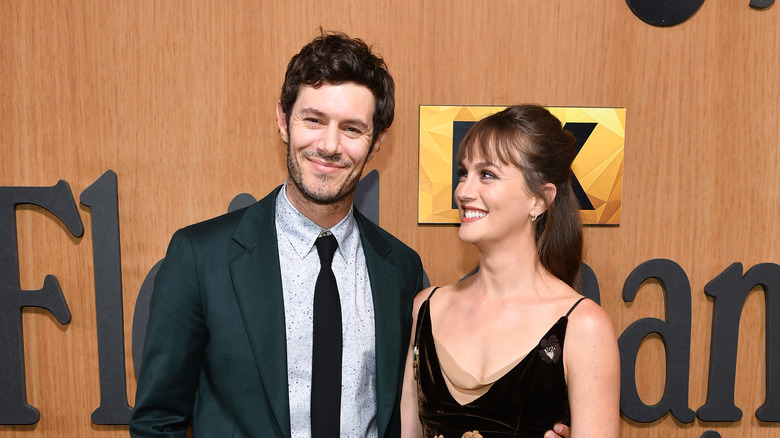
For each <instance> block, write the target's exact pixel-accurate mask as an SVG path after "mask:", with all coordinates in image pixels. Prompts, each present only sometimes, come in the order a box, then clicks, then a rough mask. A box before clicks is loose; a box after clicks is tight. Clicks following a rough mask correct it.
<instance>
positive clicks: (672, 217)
mask: <svg viewBox="0 0 780 438" xmlns="http://www.w3.org/2000/svg"><path fill="white" fill-rule="evenodd" d="M747 3H748V2H747V1H746V0H745V1H732V2H705V3H704V5H703V6H702V8H701V10H700V11H698V12H697V13H696V15H694V16H693V17H692V18H691V19H690V20H688V21H686V22H684V23H682V24H680V25H678V26H675V27H672V28H663V29H662V28H655V27H652V26H649V25H647V24H645V23H644V22H642V21H641V20H639V19H638V18H636V17H635V16H634V15H633V14H632V13H631V11H630V10H629V9H628V7H627V5H626V4H625V2H615V1H607V0H594V1H589V2H520V1H516V0H482V1H454V2H453V1H441V0H424V1H414V0H401V1H398V2H389V3H371V2H353V1H346V0H326V1H324V2H310V1H293V2H289V1H281V0H273V1H262V2H256V1H250V0H237V1H230V2H224V1H216V0H206V1H198V2H190V1H179V0H174V1H166V2H151V1H149V2H146V1H138V2H132V1H131V2H121V1H95V0H57V1H42V0H41V1H32V0H31V1H27V0H9V1H5V2H2V3H0V75H1V78H2V79H1V80H0V148H1V149H0V151H2V160H0V185H5V186H50V185H53V184H55V183H56V182H57V181H58V180H59V179H64V180H66V181H68V182H69V183H70V186H71V189H72V191H73V193H74V197H75V199H76V201H78V196H79V195H80V193H81V192H82V191H84V190H85V189H86V188H87V187H89V186H90V185H91V184H92V183H93V182H94V181H95V180H96V179H97V178H98V177H99V176H100V175H101V174H103V172H105V171H106V170H108V169H112V170H114V171H115V172H116V173H117V175H118V181H119V187H118V190H119V218H120V232H121V240H120V243H121V250H122V254H121V256H122V274H123V277H122V280H123V288H124V289H123V301H124V313H125V320H124V327H125V344H126V348H125V350H126V353H127V361H126V368H127V371H126V375H127V390H128V396H129V399H130V404H132V399H133V397H134V393H135V377H134V370H133V366H132V361H131V351H130V335H131V329H132V313H133V308H134V306H135V301H136V297H137V295H138V290H139V289H140V287H141V284H142V282H143V280H144V278H145V277H146V275H147V273H148V271H149V269H151V267H152V266H153V265H154V264H155V263H156V262H157V261H158V260H160V259H161V258H162V257H163V256H164V251H165V247H166V245H167V242H168V239H169V238H170V236H171V234H172V233H173V232H174V231H175V230H176V229H177V228H180V227H182V226H184V225H186V224H189V223H193V222H195V221H199V220H203V219H206V218H208V217H211V216H215V215H217V214H220V213H223V212H225V211H226V210H227V206H228V204H229V202H230V200H231V199H232V198H233V197H234V196H235V195H237V194H239V193H251V194H253V195H254V196H255V197H258V198H259V197H261V196H263V195H264V194H266V193H267V192H268V191H269V190H270V189H271V188H273V187H275V186H276V185H277V184H279V183H281V182H282V181H283V179H284V177H285V167H284V166H285V161H284V154H285V150H284V145H283V144H282V142H281V141H280V140H279V137H278V134H277V132H276V126H275V122H274V105H275V102H276V100H277V99H278V96H279V89H280V87H281V82H282V79H283V74H284V68H285V66H286V63H287V61H288V60H289V58H290V57H291V56H292V55H293V54H294V53H296V52H297V51H298V50H299V49H300V47H301V46H302V45H303V44H305V43H306V42H307V41H308V40H310V39H311V38H312V37H313V36H315V35H316V34H317V32H318V28H319V27H320V26H322V27H324V28H326V29H338V30H342V31H345V32H347V33H349V34H350V35H353V36H359V37H362V38H364V39H365V40H366V41H367V42H369V43H372V44H373V45H374V46H375V47H376V48H377V50H378V51H379V52H380V53H381V54H382V55H383V56H384V57H385V59H386V60H387V63H388V65H389V67H390V70H391V72H392V73H393V75H394V78H395V80H396V85H397V95H396V100H397V106H396V119H395V123H394V125H393V128H392V130H391V134H390V137H389V140H388V141H387V142H386V143H385V144H384V145H383V146H382V150H381V151H380V152H379V154H378V155H377V156H376V159H375V160H374V161H372V162H371V163H370V165H369V169H377V170H378V171H379V172H380V178H381V183H380V184H381V189H380V190H381V201H380V222H381V225H382V226H384V227H385V228H386V229H388V230H389V231H391V232H392V233H394V234H395V235H397V236H398V237H400V238H401V239H402V240H404V241H405V242H407V243H409V244H410V245H411V246H413V247H414V248H416V249H417V250H418V251H419V252H420V255H421V256H422V258H423V262H424V265H425V268H426V270H427V272H428V274H429V276H430V278H431V281H432V283H434V284H445V283H449V282H453V281H455V280H457V279H458V278H460V276H462V275H463V274H465V273H466V272H468V271H469V270H470V269H471V268H473V266H474V265H475V264H476V262H477V254H476V251H475V250H474V249H473V248H471V247H469V246H467V245H464V244H462V243H460V242H459V241H458V239H457V228H456V227H453V226H431V225H417V223H416V220H417V217H416V214H417V188H418V187H417V169H416V165H417V143H418V140H417V139H418V106H419V105H421V104H447V105H461V104H463V105H478V104H497V105H505V104H512V103H520V102H536V103H541V104H546V105H556V106H564V105H570V106H620V107H626V108H627V131H626V149H625V161H624V173H623V175H624V177H623V178H624V180H623V210H622V223H621V225H620V226H619V227H609V228H595V227H594V228H588V229H587V230H586V238H587V256H586V261H587V263H588V264H589V265H590V266H591V267H592V268H593V269H594V271H595V272H596V274H597V276H598V280H599V285H600V288H601V295H602V303H603V306H604V307H605V308H606V310H607V311H608V312H609V314H610V316H611V317H612V319H613V321H614V324H615V329H616V331H617V333H618V334H619V333H622V331H623V330H625V328H626V327H628V325H629V324H631V323H632V322H634V321H636V320H637V319H640V318H646V317H655V318H663V317H664V310H665V309H664V307H663V297H662V293H661V291H660V289H659V287H657V285H653V284H648V285H645V286H643V287H642V288H641V290H640V292H639V294H638V295H637V298H636V300H635V301H634V302H632V303H624V302H623V301H622V299H621V290H622V286H623V283H624V281H625V279H626V278H627V277H628V275H629V274H630V273H631V271H632V270H633V269H634V268H635V267H636V266H637V265H639V264H640V263H642V262H644V261H646V260H649V259H653V258H667V259H671V260H673V261H675V262H676V263H678V264H679V265H680V266H681V267H682V268H683V269H684V270H685V272H686V274H687V275H688V277H689V280H690V284H691V291H692V304H693V311H692V316H691V317H692V331H691V333H692V339H691V372H690V388H689V393H690V407H691V408H692V409H694V410H695V409H697V408H699V407H700V406H702V405H703V404H704V402H705V400H706V395H707V377H708V372H709V349H710V336H711V335H710V333H711V328H712V311H713V301H712V299H710V298H708V297H706V296H705V295H704V286H705V285H706V284H707V282H708V281H710V280H711V279H713V278H714V277H715V276H717V275H718V274H719V273H721V272H722V271H723V270H724V269H726V268H727V267H728V266H729V265H730V264H731V263H732V262H741V263H742V264H743V265H744V267H745V269H746V270H747V269H748V268H750V267H751V266H753V265H755V264H758V263H763V262H771V263H780V246H778V244H777V241H778V239H777V230H778V228H780V189H779V188H778V186H780V185H779V184H777V177H776V173H777V168H778V163H780V148H778V147H776V146H777V145H776V143H777V138H778V136H780V111H778V103H777V102H780V81H779V80H778V79H780V77H779V76H778V75H779V73H778V72H780V43H778V41H780V11H778V10H776V8H770V9H768V10H764V11H758V10H753V9H750V8H749V7H748V5H747ZM79 212H80V214H81V218H82V221H83V222H84V225H85V235H84V237H82V238H76V237H73V236H70V234H69V232H68V231H67V230H66V228H65V227H64V226H63V225H62V224H61V223H60V222H59V220H57V219H56V218H55V217H54V216H53V215H51V214H50V213H48V212H45V211H44V210H42V209H40V208H37V207H29V206H24V207H20V208H19V210H18V212H17V215H16V217H17V221H18V223H17V228H18V241H19V258H20V266H19V269H20V276H21V285H22V287H23V288H26V289H37V288H40V287H41V285H42V282H43V277H44V276H45V275H46V274H53V275H56V276H57V278H58V279H59V282H60V284H61V286H62V289H63V291H64V294H65V296H66V298H67V300H68V304H69V306H70V310H71V313H72V316H73V319H72V321H71V323H70V324H67V325H60V324H59V323H58V322H57V321H56V320H55V319H54V318H53V317H52V316H51V314H49V313H48V312H46V311H42V310H32V309H26V310H25V311H24V317H23V326H24V341H25V356H26V365H27V366H26V374H27V392H28V394H27V395H28V402H29V403H30V404H31V405H33V406H36V407H37V408H38V409H40V411H41V420H40V422H39V423H38V424H37V425H34V426H0V435H1V436H3V437H6V436H7V437H49V436H52V437H54V436H100V437H111V436H126V433H127V432H126V431H127V428H126V426H95V425H92V424H91V422H90V414H91V412H92V411H93V410H94V409H95V408H97V406H98V405H99V387H98V379H97V373H98V363H97V339H96V323H95V304H94V303H95V298H94V294H95V293H94V282H93V278H92V275H93V261H92V237H91V234H90V232H91V216H90V211H89V209H88V208H86V207H83V206H80V207H79ZM775 293H776V292H775ZM763 306H764V303H763V292H761V291H758V290H756V291H754V292H752V293H751V295H750V297H749V299H748V302H747V304H746V306H745V308H744V311H743V314H742V318H741V323H740V324H741V325H740V327H741V332H740V341H739V342H740V344H739V345H740V347H739V354H738V359H737V365H738V367H737V380H738V384H737V388H736V393H735V399H736V404H737V406H738V407H740V408H741V409H742V410H743V419H742V421H740V422H736V423H705V422H701V421H698V420H697V421H696V422H694V423H692V424H682V423H679V422H677V421H676V420H674V419H673V418H671V417H670V416H669V415H667V416H666V417H664V418H663V419H661V420H659V421H657V422H654V423H650V424H641V423H636V422H633V421H630V420H628V419H624V420H623V423H622V426H621V428H622V434H623V436H630V437H638V438H645V437H646V438H660V437H669V436H680V437H682V436H686V437H692V436H696V437H698V436H700V435H701V434H702V433H703V432H704V431H706V430H710V429H712V430H716V431H718V432H719V433H721V435H722V436H741V437H748V438H750V437H759V436H761V437H763V436H767V435H768V434H773V433H777V428H778V426H776V425H774V424H768V423H760V422H759V421H758V420H756V419H755V416H754V412H755V410H756V408H757V407H758V406H760V405H761V403H763V398H764V397H765V394H764V375H765V366H766V365H765V359H764V339H765V334H764V332H765V330H766V325H765V324H764V321H763V319H764V308H763ZM639 359H640V360H639V361H638V364H639V365H638V369H637V376H638V377H637V386H638V389H639V392H640V395H641V396H642V398H643V400H645V402H646V403H654V402H655V401H657V400H659V399H660V397H661V396H662V390H663V384H664V381H665V380H664V377H665V375H664V360H665V353H664V349H663V343H662V342H661V341H660V340H659V339H658V338H651V339H648V340H647V342H646V343H645V344H644V345H643V346H642V348H641V350H640V354H639Z"/></svg>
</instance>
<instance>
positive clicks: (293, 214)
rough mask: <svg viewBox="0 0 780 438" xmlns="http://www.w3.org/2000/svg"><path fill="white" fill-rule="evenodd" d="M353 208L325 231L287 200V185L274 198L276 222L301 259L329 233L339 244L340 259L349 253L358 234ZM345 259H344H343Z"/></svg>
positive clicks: (355, 243)
mask: <svg viewBox="0 0 780 438" xmlns="http://www.w3.org/2000/svg"><path fill="white" fill-rule="evenodd" d="M353 209H354V206H350V207H349V212H347V214H346V216H344V218H343V219H341V221H339V223H337V224H336V225H334V226H333V227H332V228H331V229H329V230H326V229H324V228H322V227H320V226H319V225H317V224H315V223H314V222H313V221H312V220H311V219H309V218H307V217H306V216H304V215H303V213H301V212H300V211H298V209H296V208H295V206H293V205H292V203H291V202H290V200H289V198H287V183H286V182H285V183H284V186H283V187H282V189H281V190H280V191H279V194H278V195H277V196H276V222H277V224H278V226H279V228H280V230H281V231H282V234H283V235H284V236H286V237H287V239H288V240H289V242H290V244H291V245H292V247H293V249H295V252H296V253H298V255H299V256H300V257H301V258H304V257H306V256H307V255H308V254H309V252H311V251H312V249H313V248H314V241H315V240H317V238H318V237H320V236H321V235H323V234H328V233H331V234H333V235H334V236H335V237H336V241H337V242H338V243H339V247H338V252H339V253H341V255H342V257H345V254H348V253H351V252H352V251H350V249H351V248H353V247H354V246H356V245H357V243H358V239H359V233H358V231H357V224H356V222H355V215H354V214H353ZM345 258H346V257H345Z"/></svg>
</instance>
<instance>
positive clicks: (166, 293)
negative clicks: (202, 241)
mask: <svg viewBox="0 0 780 438" xmlns="http://www.w3.org/2000/svg"><path fill="white" fill-rule="evenodd" d="M206 337H207V332H206V329H205V324H204V312H203V306H202V299H201V296H200V286H199V281H198V273H197V265H196V260H195V254H194V253H193V251H192V245H191V242H190V240H189V238H188V237H187V231H186V229H185V230H179V231H177V232H176V233H175V234H174V236H173V238H172V239H171V243H170V245H169V247H168V252H167V254H166V256H165V260H164V261H163V263H162V265H161V266H160V270H159V271H158V273H157V276H156V277H155V280H154V291H153V292H152V297H151V301H150V306H149V322H148V325H147V331H146V341H145V344H144V351H143V358H142V361H141V367H140V370H139V372H138V387H137V390H136V397H135V408H134V409H133V414H132V417H131V420H130V435H131V436H133V437H157V436H166V437H185V436H186V431H187V426H188V425H189V424H190V423H191V421H192V412H193V406H194V404H195V397H196V391H197V387H198V377H199V374H200V370H201V361H202V357H203V351H204V348H205V345H206V342H207V339H206Z"/></svg>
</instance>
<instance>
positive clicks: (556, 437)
mask: <svg viewBox="0 0 780 438" xmlns="http://www.w3.org/2000/svg"><path fill="white" fill-rule="evenodd" d="M570 437H571V429H569V426H567V425H565V424H561V423H556V424H555V426H553V429H552V430H548V431H547V432H545V433H544V438H570Z"/></svg>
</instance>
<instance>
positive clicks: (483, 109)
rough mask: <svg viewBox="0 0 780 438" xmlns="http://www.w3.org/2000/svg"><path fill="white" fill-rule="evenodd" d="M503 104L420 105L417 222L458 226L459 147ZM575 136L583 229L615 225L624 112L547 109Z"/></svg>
mask: <svg viewBox="0 0 780 438" xmlns="http://www.w3.org/2000/svg"><path fill="white" fill-rule="evenodd" d="M505 108H506V106H482V105H469V106H451V105H437V106H434V105H421V106H420V167H419V198H418V213H417V221H418V223H421V224H457V223H459V222H460V215H459V213H458V210H457V207H456V206H455V202H454V198H453V191H454V189H455V186H456V185H457V181H458V180H457V163H455V162H454V161H455V160H454V156H455V153H456V152H457V147H458V144H460V141H461V140H462V139H463V136H464V135H465V133H466V131H468V128H470V127H471V125H473V124H474V123H476V122H477V121H478V120H480V119H482V118H483V117H487V116H489V115H490V114H494V113H497V112H499V111H501V110H503V109H505ZM546 108H547V109H548V110H549V111H550V112H551V113H552V114H553V115H554V116H555V117H557V118H558V119H559V120H560V121H561V123H562V124H563V127H564V129H566V130H568V131H570V132H571V133H572V134H574V136H575V137H576V138H577V149H578V152H577V156H576V158H575V159H574V162H573V163H572V171H573V173H574V176H573V178H572V188H573V189H574V193H575V195H577V200H578V201H579V203H580V212H581V214H582V222H583V224H585V225H619V224H620V211H621V194H622V184H623V147H624V144H625V133H626V129H625V128H626V109H625V108H587V107H585V108H577V107H546Z"/></svg>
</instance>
